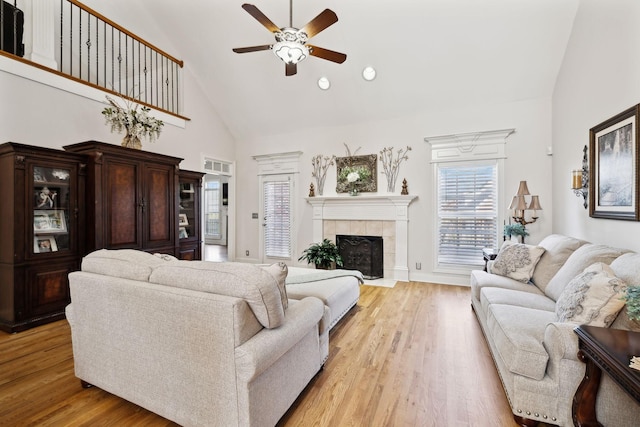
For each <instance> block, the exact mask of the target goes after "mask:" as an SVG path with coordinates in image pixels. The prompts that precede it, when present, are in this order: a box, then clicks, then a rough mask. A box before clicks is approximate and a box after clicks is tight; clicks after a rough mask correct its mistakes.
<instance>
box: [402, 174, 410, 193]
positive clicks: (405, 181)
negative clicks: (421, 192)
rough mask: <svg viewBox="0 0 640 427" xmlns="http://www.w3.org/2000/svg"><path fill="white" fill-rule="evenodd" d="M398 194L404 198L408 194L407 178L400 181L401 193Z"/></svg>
mask: <svg viewBox="0 0 640 427" xmlns="http://www.w3.org/2000/svg"><path fill="white" fill-rule="evenodd" d="M400 194H401V195H403V196H406V195H408V194H409V187H408V186H407V178H404V179H403V180H402V191H400Z"/></svg>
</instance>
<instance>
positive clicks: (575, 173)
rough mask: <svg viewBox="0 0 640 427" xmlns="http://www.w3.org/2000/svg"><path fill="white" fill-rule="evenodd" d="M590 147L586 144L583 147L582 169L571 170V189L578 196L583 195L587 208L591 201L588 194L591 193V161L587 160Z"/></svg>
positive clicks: (584, 204)
mask: <svg viewBox="0 0 640 427" xmlns="http://www.w3.org/2000/svg"><path fill="white" fill-rule="evenodd" d="M588 150H589V148H588V147H587V146H586V145H585V146H584V148H583V149H582V153H583V154H582V169H574V170H572V171H571V189H572V190H573V194H575V195H576V196H577V197H580V196H582V198H583V199H584V203H583V204H582V206H584V208H585V209H587V206H589V203H588V202H587V196H588V195H589V161H588V160H587V151H588Z"/></svg>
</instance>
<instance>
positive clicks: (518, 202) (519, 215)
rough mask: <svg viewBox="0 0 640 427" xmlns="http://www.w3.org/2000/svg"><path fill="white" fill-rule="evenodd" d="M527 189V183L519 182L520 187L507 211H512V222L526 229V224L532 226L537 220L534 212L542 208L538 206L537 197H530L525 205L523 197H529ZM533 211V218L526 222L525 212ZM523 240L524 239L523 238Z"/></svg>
mask: <svg viewBox="0 0 640 427" xmlns="http://www.w3.org/2000/svg"><path fill="white" fill-rule="evenodd" d="M529 195H530V193H529V188H528V187H527V181H520V185H519V186H518V192H517V193H516V195H515V196H513V199H512V200H511V204H510V205H509V209H513V216H512V218H513V220H514V221H515V222H517V223H518V224H522V226H523V227H526V225H527V224H533V223H534V222H536V220H537V219H538V216H536V211H541V210H542V206H540V200H538V196H531V201H530V202H529V204H528V205H527V200H526V199H525V196H529ZM530 210H532V211H533V216H532V217H531V221H527V220H526V218H525V216H524V215H525V213H526V211H530ZM523 240H524V238H523Z"/></svg>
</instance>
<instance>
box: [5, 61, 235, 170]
mask: <svg viewBox="0 0 640 427" xmlns="http://www.w3.org/2000/svg"><path fill="white" fill-rule="evenodd" d="M24 67H29V66H27V65H24ZM43 73H44V72H43ZM185 74H186V76H185V87H184V92H185V94H184V95H185V102H186V105H185V112H184V115H185V116H187V117H189V118H190V119H191V120H190V121H187V122H186V125H185V127H184V128H183V127H180V126H175V125H172V124H169V123H167V124H165V126H164V127H163V130H162V134H161V135H160V138H159V139H158V140H157V141H156V142H153V143H150V142H147V141H145V140H143V141H142V143H143V149H145V150H149V151H153V152H156V153H161V154H166V155H170V156H175V157H180V158H183V159H184V161H183V162H182V163H181V164H180V167H181V168H183V169H191V170H201V169H202V166H201V163H202V155H203V153H205V154H207V155H209V156H211V157H216V158H224V159H227V158H229V159H233V157H234V156H235V148H234V141H233V138H232V137H231V136H230V134H229V133H228V132H227V129H226V127H225V126H224V124H223V123H222V122H221V121H220V119H219V118H218V116H217V113H216V112H215V110H213V108H212V107H211V106H210V105H209V103H208V101H207V100H206V99H203V98H202V96H201V93H202V91H201V90H199V89H198V87H197V86H196V85H195V84H194V83H193V79H191V78H189V75H188V74H189V73H188V70H185ZM72 84H73V85H76V86H77V85H79V86H82V85H80V84H76V83H72ZM0 93H1V94H2V101H1V103H0V142H8V141H12V142H19V143H22V144H30V145H38V146H42V147H50V148H62V147H63V146H64V145H68V144H73V143H77V142H82V141H87V140H97V141H102V142H107V143H113V144H120V142H121V141H122V137H123V135H122V134H115V133H114V134H112V133H110V130H109V129H110V128H109V127H108V126H106V125H105V123H104V117H103V116H102V113H101V112H102V109H103V108H104V107H105V106H106V104H105V103H103V102H100V101H95V100H93V99H89V98H86V97H83V96H79V95H76V94H75V93H71V92H68V91H65V90H61V89H58V88H55V87H52V86H49V85H47V84H43V83H38V82H35V81H32V80H29V79H26V78H23V77H20V76H18V75H15V74H12V73H8V72H5V71H2V70H0Z"/></svg>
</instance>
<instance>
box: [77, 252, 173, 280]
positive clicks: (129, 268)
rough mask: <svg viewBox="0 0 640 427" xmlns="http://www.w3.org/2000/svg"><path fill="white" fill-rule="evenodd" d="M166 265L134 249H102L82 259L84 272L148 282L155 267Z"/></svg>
mask: <svg viewBox="0 0 640 427" xmlns="http://www.w3.org/2000/svg"><path fill="white" fill-rule="evenodd" d="M166 264H167V261H165V260H163V259H162V258H161V257H158V256H154V255H152V254H150V253H147V252H142V251H137V250H134V249H118V250H114V249H100V250H97V251H95V252H91V253H90V254H88V255H87V256H85V257H84V258H83V259H82V271H86V272H87V273H95V274H102V275H105V276H111V277H120V278H123V279H131V280H142V281H144V282H146V281H148V280H149V276H150V275H151V272H152V271H153V268H154V267H156V266H159V265H166Z"/></svg>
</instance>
